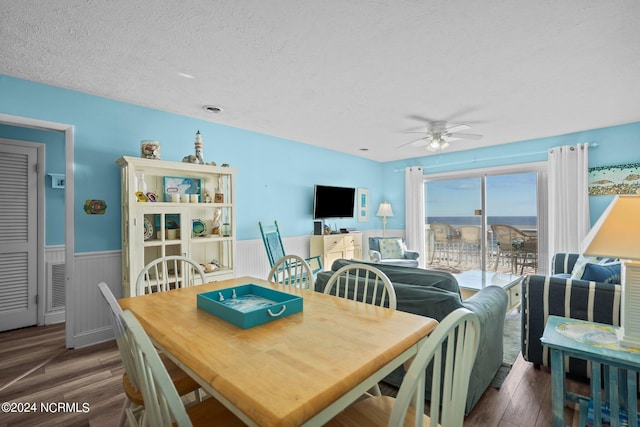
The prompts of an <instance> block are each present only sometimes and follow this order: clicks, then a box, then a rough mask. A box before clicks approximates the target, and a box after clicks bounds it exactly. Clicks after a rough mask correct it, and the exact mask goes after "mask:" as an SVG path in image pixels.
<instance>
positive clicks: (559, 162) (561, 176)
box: [548, 143, 590, 255]
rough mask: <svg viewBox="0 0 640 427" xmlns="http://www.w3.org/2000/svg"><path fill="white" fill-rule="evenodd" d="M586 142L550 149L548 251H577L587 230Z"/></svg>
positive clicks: (587, 149)
mask: <svg viewBox="0 0 640 427" xmlns="http://www.w3.org/2000/svg"><path fill="white" fill-rule="evenodd" d="M588 151H589V144H587V143H584V144H577V145H575V146H570V145H565V146H562V147H554V148H551V149H550V150H549V169H548V170H549V254H551V255H553V254H555V253H558V252H576V253H580V251H581V249H582V240H583V239H584V237H585V236H586V235H587V233H588V232H589V226H590V222H589V177H588V174H589V170H588V157H589V155H588Z"/></svg>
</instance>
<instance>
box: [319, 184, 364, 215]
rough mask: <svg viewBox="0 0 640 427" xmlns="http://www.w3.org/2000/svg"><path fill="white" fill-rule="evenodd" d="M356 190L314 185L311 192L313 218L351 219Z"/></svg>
mask: <svg viewBox="0 0 640 427" xmlns="http://www.w3.org/2000/svg"><path fill="white" fill-rule="evenodd" d="M355 195H356V189H355V188H350V187H332V186H329V185H316V186H315V189H314V192H313V218H314V219H327V218H353V207H354V202H355Z"/></svg>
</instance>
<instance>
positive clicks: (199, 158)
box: [194, 131, 204, 165]
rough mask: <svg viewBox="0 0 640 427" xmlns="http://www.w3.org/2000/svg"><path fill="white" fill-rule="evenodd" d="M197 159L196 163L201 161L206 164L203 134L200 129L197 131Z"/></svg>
mask: <svg viewBox="0 0 640 427" xmlns="http://www.w3.org/2000/svg"><path fill="white" fill-rule="evenodd" d="M194 145H195V147H196V161H195V162H194V163H199V164H201V165H204V156H203V155H202V136H201V135H200V131H197V132H196V142H195V144H194Z"/></svg>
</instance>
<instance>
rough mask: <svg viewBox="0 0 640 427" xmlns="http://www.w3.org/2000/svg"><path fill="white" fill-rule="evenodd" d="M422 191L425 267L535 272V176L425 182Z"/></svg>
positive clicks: (536, 209) (497, 175) (495, 176)
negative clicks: (423, 192)
mask: <svg viewBox="0 0 640 427" xmlns="http://www.w3.org/2000/svg"><path fill="white" fill-rule="evenodd" d="M424 188H425V231H426V239H427V240H426V242H425V243H426V250H427V266H428V267H432V268H438V267H440V268H445V267H446V268H448V269H450V270H451V271H452V272H454V273H455V271H457V270H460V271H465V270H470V269H474V270H485V271H501V272H505V273H506V272H508V273H518V274H521V273H522V274H524V273H525V266H526V267H527V272H535V271H536V267H537V253H538V250H537V234H538V224H539V222H538V216H537V212H538V203H537V173H536V172H524V173H508V174H495V175H481V176H471V177H463V178H453V179H440V180H428V179H427V180H425V186H424ZM505 230H506V231H505ZM505 232H506V233H509V234H508V235H507V236H505V235H504V234H505ZM525 241H526V244H525Z"/></svg>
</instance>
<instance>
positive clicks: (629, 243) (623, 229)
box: [584, 192, 640, 349]
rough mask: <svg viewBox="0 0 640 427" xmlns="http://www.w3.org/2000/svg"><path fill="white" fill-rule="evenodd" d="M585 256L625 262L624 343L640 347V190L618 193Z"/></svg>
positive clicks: (590, 239) (621, 337)
mask: <svg viewBox="0 0 640 427" xmlns="http://www.w3.org/2000/svg"><path fill="white" fill-rule="evenodd" d="M585 243H586V245H585V248H586V249H585V250H584V253H585V255H593V256H600V257H609V258H619V259H620V260H621V261H622V266H621V283H622V313H621V321H620V324H621V328H620V332H621V334H620V335H619V336H618V340H619V342H620V344H621V345H623V346H626V347H632V348H637V349H640V262H639V260H640V192H638V194H636V195H624V196H616V198H615V199H614V200H613V202H611V204H610V205H609V207H607V210H606V211H605V212H604V213H603V214H602V216H601V217H600V219H598V222H596V224H595V225H594V226H593V228H592V229H591V231H589V234H588V235H587V237H586V238H585Z"/></svg>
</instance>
